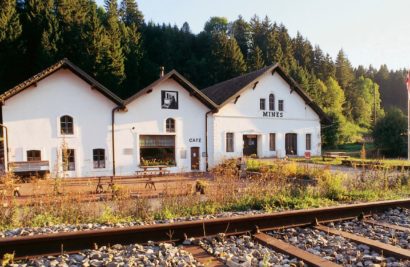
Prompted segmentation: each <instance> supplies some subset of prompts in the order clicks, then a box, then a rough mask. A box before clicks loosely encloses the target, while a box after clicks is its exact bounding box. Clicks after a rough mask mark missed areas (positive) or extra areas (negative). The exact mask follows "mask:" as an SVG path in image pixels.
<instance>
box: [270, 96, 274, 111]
mask: <svg viewBox="0 0 410 267" xmlns="http://www.w3.org/2000/svg"><path fill="white" fill-rule="evenodd" d="M269 110H275V95H274V94H270V95H269Z"/></svg>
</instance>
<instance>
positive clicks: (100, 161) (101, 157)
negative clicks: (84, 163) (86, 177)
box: [93, 148, 105, 169]
mask: <svg viewBox="0 0 410 267" xmlns="http://www.w3.org/2000/svg"><path fill="white" fill-rule="evenodd" d="M93 166H94V169H102V168H105V150H104V149H102V148H96V149H93Z"/></svg>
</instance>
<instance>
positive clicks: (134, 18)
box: [120, 0, 144, 28]
mask: <svg viewBox="0 0 410 267" xmlns="http://www.w3.org/2000/svg"><path fill="white" fill-rule="evenodd" d="M120 16H121V19H122V21H123V22H124V24H125V25H127V26H131V25H135V26H134V27H137V28H141V27H142V26H143V25H144V15H143V14H142V12H141V11H140V10H139V9H138V4H137V2H135V0H122V1H121V7H120Z"/></svg>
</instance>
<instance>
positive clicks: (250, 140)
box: [243, 135, 258, 156]
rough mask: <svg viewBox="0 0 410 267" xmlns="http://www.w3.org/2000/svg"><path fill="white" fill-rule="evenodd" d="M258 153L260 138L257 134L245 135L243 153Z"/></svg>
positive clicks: (249, 154) (246, 154)
mask: <svg viewBox="0 0 410 267" xmlns="http://www.w3.org/2000/svg"><path fill="white" fill-rule="evenodd" d="M257 154H258V138H257V136H256V135H244V136H243V155H244V156H251V155H257Z"/></svg>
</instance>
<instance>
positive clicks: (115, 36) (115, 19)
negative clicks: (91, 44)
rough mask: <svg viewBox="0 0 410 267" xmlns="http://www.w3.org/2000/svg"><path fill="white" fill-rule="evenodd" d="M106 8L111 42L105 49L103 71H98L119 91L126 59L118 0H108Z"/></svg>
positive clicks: (107, 83)
mask: <svg viewBox="0 0 410 267" xmlns="http://www.w3.org/2000/svg"><path fill="white" fill-rule="evenodd" d="M105 8H106V10H107V14H106V22H105V27H106V32H107V36H108V39H109V42H108V43H105V46H106V50H104V52H105V54H104V56H103V60H102V64H103V66H104V69H102V72H101V73H98V76H99V78H100V79H101V81H102V82H103V83H104V85H106V86H108V87H109V88H112V89H113V90H115V91H117V90H118V88H119V86H120V84H121V82H122V81H123V80H124V78H125V71H124V69H125V67H124V61H125V59H124V52H123V47H122V45H121V40H122V38H121V37H122V36H121V27H122V25H121V23H120V17H119V12H118V6H117V1H116V0H106V1H105Z"/></svg>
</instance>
